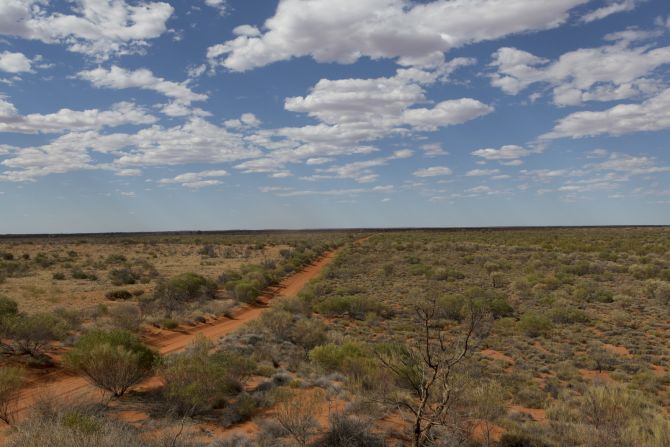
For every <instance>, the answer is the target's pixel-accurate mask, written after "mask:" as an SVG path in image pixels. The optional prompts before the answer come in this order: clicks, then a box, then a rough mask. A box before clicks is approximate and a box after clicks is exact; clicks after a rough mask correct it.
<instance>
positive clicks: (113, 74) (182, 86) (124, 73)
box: [77, 65, 207, 104]
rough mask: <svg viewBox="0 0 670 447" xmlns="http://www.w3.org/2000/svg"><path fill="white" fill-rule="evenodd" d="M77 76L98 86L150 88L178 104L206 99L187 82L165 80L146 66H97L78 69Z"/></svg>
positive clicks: (116, 88) (117, 88) (119, 88)
mask: <svg viewBox="0 0 670 447" xmlns="http://www.w3.org/2000/svg"><path fill="white" fill-rule="evenodd" d="M77 77H79V78H80V79H84V80H87V81H89V82H90V83H91V84H93V85H94V86H95V87H98V88H111V89H115V90H121V89H126V88H140V89H143V90H152V91H155V92H157V93H160V94H161V95H165V96H167V97H168V98H174V99H175V100H176V101H178V102H179V103H180V104H190V103H191V102H193V101H204V100H206V99H207V95H203V94H200V93H195V92H193V91H192V90H191V89H190V88H189V87H188V85H187V83H185V82H173V81H168V80H165V79H163V78H161V77H158V76H155V75H154V74H153V73H152V72H151V70H148V69H146V68H140V69H138V70H126V69H125V68H121V67H118V66H116V65H112V66H111V67H110V68H109V69H104V68H102V67H98V68H95V69H93V70H84V71H80V72H79V73H78V74H77Z"/></svg>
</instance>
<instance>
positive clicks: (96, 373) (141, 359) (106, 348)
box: [65, 329, 158, 397]
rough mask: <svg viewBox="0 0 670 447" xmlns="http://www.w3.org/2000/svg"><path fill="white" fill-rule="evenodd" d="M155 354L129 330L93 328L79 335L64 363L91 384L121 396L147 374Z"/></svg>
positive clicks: (150, 369) (151, 367)
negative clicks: (82, 375) (93, 329)
mask: <svg viewBox="0 0 670 447" xmlns="http://www.w3.org/2000/svg"><path fill="white" fill-rule="evenodd" d="M157 359H158V354H157V353H156V352H155V351H153V350H152V349H150V348H149V347H147V346H146V345H144V343H142V342H141V341H140V339H139V338H137V337H136V336H134V335H132V334H131V333H130V332H128V331H125V330H121V329H113V330H110V331H104V330H95V331H91V332H88V333H86V334H84V335H83V336H81V337H80V338H79V340H77V342H76V343H75V345H74V347H73V349H72V351H70V352H68V353H67V354H66V355H65V364H66V365H67V366H68V367H69V368H70V369H73V370H75V371H78V372H80V373H82V374H84V375H85V376H86V377H87V378H88V379H89V380H90V381H91V382H92V383H93V384H94V385H96V386H98V387H100V388H102V389H104V390H107V391H109V392H111V393H112V395H113V396H114V397H119V396H122V395H123V394H124V393H125V392H126V391H127V390H128V388H130V387H131V386H133V385H135V384H136V383H138V382H140V381H141V380H143V379H144V378H146V377H148V376H149V375H150V374H151V372H152V371H153V368H154V365H155V363H156V361H157Z"/></svg>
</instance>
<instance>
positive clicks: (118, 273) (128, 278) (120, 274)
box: [108, 268, 139, 286]
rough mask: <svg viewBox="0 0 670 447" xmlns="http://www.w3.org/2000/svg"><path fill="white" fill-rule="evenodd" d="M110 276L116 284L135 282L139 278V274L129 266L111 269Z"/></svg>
mask: <svg viewBox="0 0 670 447" xmlns="http://www.w3.org/2000/svg"><path fill="white" fill-rule="evenodd" d="M108 276H109V280H110V281H111V282H112V284H113V285H115V286H122V285H126V284H135V283H136V282H137V281H138V279H139V275H137V273H135V272H133V271H132V270H130V269H127V268H123V269H114V270H111V271H110V272H109V274H108Z"/></svg>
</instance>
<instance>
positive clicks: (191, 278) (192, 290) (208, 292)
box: [167, 272, 216, 300]
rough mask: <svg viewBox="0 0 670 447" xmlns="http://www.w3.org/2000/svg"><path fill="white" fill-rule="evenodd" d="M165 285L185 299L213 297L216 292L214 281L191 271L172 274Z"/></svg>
mask: <svg viewBox="0 0 670 447" xmlns="http://www.w3.org/2000/svg"><path fill="white" fill-rule="evenodd" d="M167 287H168V288H169V289H171V290H172V291H174V293H176V294H179V295H181V296H183V297H184V298H185V299H187V300H194V299H198V298H201V297H202V298H213V297H214V294H215V293H216V285H215V284H214V283H212V282H211V281H209V280H208V279H207V278H205V277H204V276H202V275H198V274H197V273H192V272H186V273H181V274H179V275H176V276H173V277H172V278H170V279H169V280H168V282H167Z"/></svg>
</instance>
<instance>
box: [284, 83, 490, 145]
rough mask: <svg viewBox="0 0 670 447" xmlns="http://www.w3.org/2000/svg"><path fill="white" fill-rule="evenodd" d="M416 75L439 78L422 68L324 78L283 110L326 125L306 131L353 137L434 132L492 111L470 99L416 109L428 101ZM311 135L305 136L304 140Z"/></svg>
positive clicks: (287, 100) (360, 138)
mask: <svg viewBox="0 0 670 447" xmlns="http://www.w3.org/2000/svg"><path fill="white" fill-rule="evenodd" d="M418 73H423V74H424V75H426V76H425V77H421V78H422V83H432V82H435V81H436V77H435V73H434V72H430V71H419V70H417V73H415V74H414V75H413V76H409V77H408V76H407V73H405V72H404V71H403V70H398V73H397V74H396V75H395V76H393V77H388V78H373V79H339V80H329V79H322V80H320V81H319V82H318V83H317V84H316V85H315V86H314V87H313V88H312V89H311V91H310V92H309V94H308V95H306V96H304V97H303V96H299V97H291V98H286V101H285V108H286V109H287V110H289V111H292V112H300V113H307V114H308V115H309V116H311V117H313V118H316V119H318V120H319V121H321V123H322V124H321V126H311V127H306V128H303V130H309V131H311V132H312V133H326V134H327V133H329V132H330V131H331V129H333V130H335V133H336V134H337V135H339V138H346V137H347V136H349V137H351V140H352V141H356V140H364V139H366V140H373V139H376V138H380V137H382V136H385V135H387V134H388V133H395V132H402V131H403V129H406V128H411V129H414V130H418V131H434V130H437V129H438V128H440V127H446V126H450V125H456V124H462V123H464V122H466V121H470V120H473V119H475V118H478V117H481V116H483V115H486V114H488V113H491V112H492V111H493V107H491V106H489V105H486V104H484V103H482V102H480V101H478V100H476V99H472V98H460V99H453V100H445V101H442V102H439V103H437V104H435V105H434V106H432V107H413V106H415V105H416V104H418V103H424V102H426V96H425V91H424V88H423V87H422V85H421V84H420V83H419V82H418V81H417V80H416V78H417V74H418ZM335 126H337V127H335ZM296 136H297V135H296ZM308 137H309V135H307V134H303V135H302V138H304V139H307V138H308Z"/></svg>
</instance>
